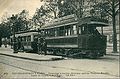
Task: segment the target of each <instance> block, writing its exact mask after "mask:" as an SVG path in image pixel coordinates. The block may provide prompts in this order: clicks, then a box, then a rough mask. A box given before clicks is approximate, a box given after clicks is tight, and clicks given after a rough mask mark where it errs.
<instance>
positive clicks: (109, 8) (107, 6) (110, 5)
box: [95, 0, 119, 52]
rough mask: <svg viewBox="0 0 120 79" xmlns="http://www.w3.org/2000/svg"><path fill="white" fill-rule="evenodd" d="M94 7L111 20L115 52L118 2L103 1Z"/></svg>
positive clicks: (115, 49) (114, 49) (112, 0)
mask: <svg viewBox="0 0 120 79" xmlns="http://www.w3.org/2000/svg"><path fill="white" fill-rule="evenodd" d="M95 7H98V8H100V9H102V12H104V13H107V14H108V15H109V16H110V17H111V19H112V25H113V52H117V34H116V15H117V14H118V12H119V0H104V1H101V2H100V3H98V4H97V5H96V6H95ZM103 17H104V16H103Z"/></svg>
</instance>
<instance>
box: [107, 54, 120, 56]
mask: <svg viewBox="0 0 120 79" xmlns="http://www.w3.org/2000/svg"><path fill="white" fill-rule="evenodd" d="M106 55H109V56H120V55H119V54H118V55H115V54H106Z"/></svg>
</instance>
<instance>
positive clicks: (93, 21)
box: [40, 14, 108, 29]
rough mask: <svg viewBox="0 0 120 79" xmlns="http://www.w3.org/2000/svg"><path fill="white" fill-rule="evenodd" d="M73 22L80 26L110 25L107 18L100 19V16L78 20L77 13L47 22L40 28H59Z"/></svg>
mask: <svg viewBox="0 0 120 79" xmlns="http://www.w3.org/2000/svg"><path fill="white" fill-rule="evenodd" d="M72 24H79V26H83V25H85V24H87V25H89V26H92V25H95V26H97V27H105V26H108V21H107V20H105V19H100V18H98V17H91V16H89V17H84V18H81V19H80V20H78V18H77V16H76V15H75V14H72V15H68V16H64V17H61V18H58V19H54V20H52V21H51V22H49V23H46V24H45V25H43V26H42V28H40V29H51V28H57V27H62V26H67V25H72Z"/></svg>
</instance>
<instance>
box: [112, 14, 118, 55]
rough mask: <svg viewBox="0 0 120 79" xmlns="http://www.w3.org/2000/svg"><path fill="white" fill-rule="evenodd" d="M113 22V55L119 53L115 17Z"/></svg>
mask: <svg viewBox="0 0 120 79" xmlns="http://www.w3.org/2000/svg"><path fill="white" fill-rule="evenodd" d="M112 21H113V53H117V33H116V23H115V15H114V14H113V16H112Z"/></svg>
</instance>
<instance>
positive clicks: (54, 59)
mask: <svg viewBox="0 0 120 79" xmlns="http://www.w3.org/2000/svg"><path fill="white" fill-rule="evenodd" d="M0 55H4V56H9V57H14V58H21V59H27V60H34V61H57V60H62V59H64V58H51V59H46V60H45V59H43V60H41V59H34V58H28V57H22V56H15V55H9V54H3V53H0Z"/></svg>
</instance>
